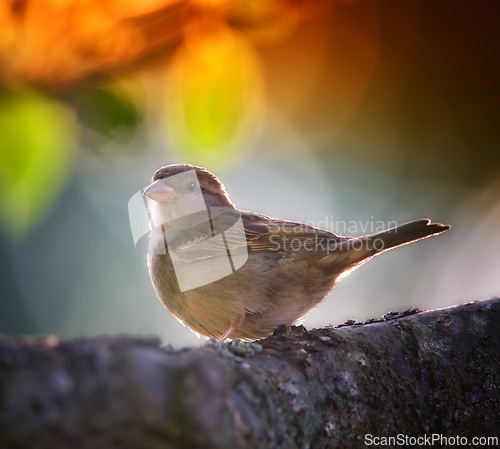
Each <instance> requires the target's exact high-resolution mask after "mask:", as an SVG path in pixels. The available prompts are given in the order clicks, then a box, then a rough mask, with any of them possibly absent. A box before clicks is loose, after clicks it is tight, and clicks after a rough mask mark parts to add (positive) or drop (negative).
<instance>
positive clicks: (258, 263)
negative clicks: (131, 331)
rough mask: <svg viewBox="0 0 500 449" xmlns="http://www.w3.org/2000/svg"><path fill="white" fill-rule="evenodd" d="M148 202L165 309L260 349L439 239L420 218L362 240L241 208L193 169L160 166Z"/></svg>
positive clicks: (151, 254)
mask: <svg viewBox="0 0 500 449" xmlns="http://www.w3.org/2000/svg"><path fill="white" fill-rule="evenodd" d="M142 194H143V195H144V200H145V202H146V204H147V210H148V214H149V217H150V223H151V232H150V233H149V236H148V250H147V253H148V255H147V265H148V271H149V275H150V278H151V281H152V284H153V287H154V290H155V292H156V294H157V296H158V297H159V299H160V301H161V302H162V303H163V304H164V305H165V306H166V308H167V309H168V310H169V311H170V312H171V313H172V314H173V315H174V316H175V317H176V318H177V319H178V320H179V321H181V323H183V324H184V325H187V326H188V327H189V328H191V330H193V331H194V332H195V333H197V334H199V335H202V336H206V337H213V338H215V339H217V340H218V341H220V342H223V341H225V340H227V339H229V340H234V339H240V340H247V341H254V340H258V339H262V338H265V337H268V336H269V335H271V334H272V333H273V332H274V330H275V329H276V328H277V327H279V326H281V325H291V324H293V323H296V322H297V320H299V319H300V318H302V317H303V316H304V315H305V314H307V313H308V312H309V311H310V310H312V309H313V308H314V307H316V306H317V305H318V304H319V303H320V302H321V301H322V300H323V299H324V298H325V297H326V296H327V295H328V293H330V291H331V290H332V288H333V287H334V285H335V284H336V282H337V281H338V279H339V278H341V277H343V276H345V275H346V274H347V273H350V272H351V271H353V270H354V269H356V268H357V267H359V266H360V265H362V264H363V263H365V262H367V261H368V260H370V259H371V258H372V257H374V256H375V255H378V254H380V253H382V252H384V251H387V250H390V249H392V248H395V247H398V246H401V245H405V244H407V243H410V242H413V241H415V240H419V239H423V238H426V237H429V236H432V235H435V234H440V233H442V232H444V231H446V230H447V229H449V226H448V225H443V224H440V223H432V222H431V221H430V220H429V219H419V220H415V221H411V222H409V223H405V224H401V225H399V226H396V227H393V228H391V229H387V230H384V231H381V232H377V233H374V234H370V235H365V236H361V237H345V236H339V235H336V234H334V233H332V232H329V231H326V230H323V229H320V228H316V227H314V226H311V225H305V224H302V223H299V222H293V221H287V220H280V219H277V218H271V217H268V216H266V215H262V214H259V213H255V212H250V211H244V210H239V209H237V208H236V206H235V205H234V204H233V202H232V201H231V199H230V197H229V195H228V193H227V192H226V189H225V187H224V184H223V183H222V182H221V181H220V180H219V178H217V177H216V176H215V175H214V174H212V173H211V172H209V171H208V170H207V169H205V168H202V167H198V166H195V165H190V164H173V165H166V166H164V167H161V168H159V169H158V170H156V172H155V173H154V174H153V176H152V178H151V181H150V183H149V184H148V185H147V186H146V187H145V188H144V189H143V191H142Z"/></svg>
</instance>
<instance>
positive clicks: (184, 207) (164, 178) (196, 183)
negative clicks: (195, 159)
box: [143, 164, 234, 226]
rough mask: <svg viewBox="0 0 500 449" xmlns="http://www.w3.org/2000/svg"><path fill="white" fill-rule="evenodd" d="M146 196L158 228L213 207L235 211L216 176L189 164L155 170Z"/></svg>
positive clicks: (167, 166) (146, 190) (144, 192)
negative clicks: (228, 208)
mask: <svg viewBox="0 0 500 449" xmlns="http://www.w3.org/2000/svg"><path fill="white" fill-rule="evenodd" d="M143 195H144V196H146V197H148V199H149V200H148V203H149V208H150V211H151V213H152V219H153V223H154V224H155V226H158V225H160V224H165V223H167V222H169V221H172V220H175V219H179V218H182V217H186V216H190V215H192V214H196V213H198V212H205V211H206V210H207V209H210V208H213V207H230V208H234V205H233V203H232V202H231V200H230V199H229V196H228V194H227V193H226V190H225V189H224V185H223V184H222V182H221V181H220V180H219V179H218V178H217V177H216V176H215V175H213V174H212V173H210V172H209V171H208V170H205V169H204V168H201V167H196V166H194V165H188V164H175V165H166V166H165V167H161V168H159V169H158V170H156V172H155V173H154V175H153V177H152V178H151V183H150V184H149V185H148V186H147V187H146V188H145V189H144V190H143Z"/></svg>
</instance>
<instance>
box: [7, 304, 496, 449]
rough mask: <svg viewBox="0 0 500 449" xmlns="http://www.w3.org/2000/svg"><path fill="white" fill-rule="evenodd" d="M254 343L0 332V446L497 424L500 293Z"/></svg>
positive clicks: (311, 441) (205, 441) (142, 443)
mask: <svg viewBox="0 0 500 449" xmlns="http://www.w3.org/2000/svg"><path fill="white" fill-rule="evenodd" d="M371 321H372V322H370V323H367V324H354V325H345V326H342V327H338V328H324V329H314V330H311V331H307V330H306V329H305V328H303V327H292V328H281V329H278V330H277V331H276V332H275V334H274V335H273V336H271V337H269V338H267V339H265V340H261V341H259V342H255V343H240V342H231V343H226V344H218V343H213V342H209V343H208V344H206V345H205V346H202V347H196V348H189V349H182V350H173V349H171V348H168V347H164V346H162V345H161V344H160V342H159V341H157V340H144V339H135V338H128V337H100V338H92V339H83V340H74V341H68V342H62V343H59V342H57V341H56V340H55V339H50V338H48V339H27V338H12V337H2V338H0V448H4V447H5V448H66V447H67V448H78V447H89V448H106V449H108V448H115V447H116V448H141V449H148V448H259V449H262V448H311V449H312V448H314V449H318V448H333V447H339V448H350V447H364V443H365V435H367V434H371V435H373V436H378V437H384V436H385V437H389V436H396V435H398V434H401V435H407V436H413V437H421V436H425V435H431V434H441V435H443V436H461V437H468V438H472V437H474V436H478V437H488V436H490V437H491V436H498V435H499V433H500V388H499V376H500V339H499V336H500V299H499V298H496V299H490V300H485V301H479V302H475V303H471V304H465V305H461V306H457V307H453V308H448V309H441V310H435V311H430V312H419V311H412V312H407V313H402V314H395V315H394V316H386V317H385V319H383V320H378V321H374V322H373V320H371Z"/></svg>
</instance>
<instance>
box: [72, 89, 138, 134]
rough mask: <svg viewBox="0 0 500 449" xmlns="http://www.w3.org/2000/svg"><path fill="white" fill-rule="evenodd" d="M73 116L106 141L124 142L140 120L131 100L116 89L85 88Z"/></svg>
mask: <svg viewBox="0 0 500 449" xmlns="http://www.w3.org/2000/svg"><path fill="white" fill-rule="evenodd" d="M76 111H77V116H78V119H79V121H80V123H82V124H83V125H85V126H86V127H88V128H90V129H92V130H94V131H97V132H98V133H99V134H101V135H102V136H104V137H106V138H107V139H110V140H117V141H119V142H126V141H128V140H129V139H130V138H131V137H132V136H133V135H134V131H135V129H136V128H137V126H138V125H139V123H140V121H141V115H140V113H139V112H138V111H137V109H136V107H135V105H134V103H133V102H132V100H131V99H130V98H129V97H128V96H127V95H126V93H125V92H121V91H118V89H116V88H115V89H114V90H113V89H112V88H109V89H105V88H97V89H88V90H86V91H83V92H81V94H80V96H79V98H78V100H77V102H76Z"/></svg>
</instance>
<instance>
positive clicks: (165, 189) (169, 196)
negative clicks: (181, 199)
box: [142, 179, 175, 203]
mask: <svg viewBox="0 0 500 449" xmlns="http://www.w3.org/2000/svg"><path fill="white" fill-rule="evenodd" d="M142 194H143V195H145V196H147V197H148V198H151V199H152V200H154V201H158V202H160V203H168V202H169V201H172V200H173V199H174V197H175V190H174V189H172V187H169V186H168V185H167V184H165V181H164V180H163V179H157V180H156V181H154V182H152V183H151V184H149V185H148V186H147V187H146V188H145V189H144V191H143V192H142Z"/></svg>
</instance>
